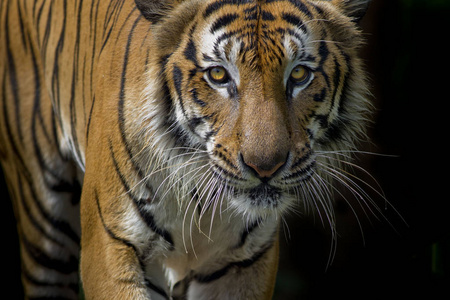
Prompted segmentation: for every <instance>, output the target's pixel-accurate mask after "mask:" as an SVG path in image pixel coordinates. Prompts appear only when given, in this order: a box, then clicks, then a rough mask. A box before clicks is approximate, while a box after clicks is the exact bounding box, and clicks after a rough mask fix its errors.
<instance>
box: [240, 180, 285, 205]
mask: <svg viewBox="0 0 450 300" xmlns="http://www.w3.org/2000/svg"><path fill="white" fill-rule="evenodd" d="M246 194H248V199H249V200H250V204H251V205H254V206H262V207H277V206H278V203H279V201H280V199H281V197H282V194H283V191H282V190H281V189H280V188H277V187H274V186H272V185H270V184H268V183H261V184H260V185H258V186H257V187H254V188H252V189H250V190H248V191H247V192H246Z"/></svg>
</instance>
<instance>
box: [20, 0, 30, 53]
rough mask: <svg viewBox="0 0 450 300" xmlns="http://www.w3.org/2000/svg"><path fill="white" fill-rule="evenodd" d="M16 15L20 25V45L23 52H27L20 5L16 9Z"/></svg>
mask: <svg viewBox="0 0 450 300" xmlns="http://www.w3.org/2000/svg"><path fill="white" fill-rule="evenodd" d="M18 13H19V23H20V24H19V25H20V35H21V37H22V45H23V47H24V49H25V52H27V51H28V44H27V40H26V38H25V37H26V36H27V34H25V25H24V23H23V17H22V8H21V6H20V5H19V7H18Z"/></svg>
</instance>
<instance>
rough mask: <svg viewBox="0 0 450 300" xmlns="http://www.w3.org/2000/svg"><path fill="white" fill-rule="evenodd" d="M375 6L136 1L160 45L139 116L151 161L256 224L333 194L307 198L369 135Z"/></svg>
mask: <svg viewBox="0 0 450 300" xmlns="http://www.w3.org/2000/svg"><path fill="white" fill-rule="evenodd" d="M368 2H369V1H368V0H365V1H363V0H331V1H325V0H265V1H263V0H258V1H257V0H241V1H238V0H208V1H203V0H186V1H168V3H164V4H162V3H161V2H158V1H138V0H136V3H137V4H138V7H139V8H140V10H141V11H142V13H143V15H144V16H145V17H146V18H147V19H148V20H149V21H151V22H152V24H151V25H149V26H151V28H152V30H153V34H154V36H153V41H152V43H154V45H153V46H151V49H150V51H152V56H153V57H154V60H153V62H151V63H150V67H149V68H150V70H149V73H148V74H147V79H146V81H147V83H148V86H147V87H146V89H145V91H144V92H143V95H144V97H143V98H144V99H145V101H146V102H148V103H149V104H148V105H147V106H146V107H147V108H146V109H142V111H140V112H139V114H141V115H142V118H143V119H144V123H146V124H147V126H145V132H144V133H143V134H144V135H146V136H147V138H146V139H145V138H144V140H147V142H146V143H145V144H146V145H147V147H149V149H151V151H150V150H149V153H151V154H149V155H155V156H157V161H158V162H159V165H162V164H164V162H165V166H166V167H165V168H167V169H170V168H172V169H171V171H170V172H169V173H170V175H169V176H177V177H176V178H177V179H174V180H173V181H172V182H175V181H176V182H185V183H186V182H189V184H185V186H188V187H189V188H187V189H186V191H189V192H192V191H194V190H195V191H196V192H197V193H199V194H200V195H202V196H203V197H206V196H208V197H209V198H210V199H211V200H209V201H213V200H217V199H220V201H223V199H226V201H228V204H229V205H230V206H231V207H233V208H234V209H236V210H237V211H240V212H242V213H245V214H249V215H254V216H260V215H262V214H267V213H271V212H273V211H276V212H277V213H282V212H284V211H285V210H286V209H287V208H289V207H290V206H291V205H292V204H293V203H295V202H296V200H295V199H298V198H300V199H301V198H302V197H304V196H307V195H308V194H312V193H314V194H316V195H320V194H321V193H325V191H326V190H328V189H329V188H326V187H322V188H317V189H316V190H315V191H313V192H312V191H306V190H305V189H307V188H308V183H309V182H311V181H314V182H315V183H316V184H319V185H321V184H323V185H327V184H328V183H329V179H327V178H326V174H327V173H328V174H331V175H333V171H331V169H329V168H331V167H330V166H331V165H336V162H335V161H338V159H334V158H333V153H335V152H336V151H343V150H348V149H353V147H354V144H355V141H356V140H357V139H358V138H360V137H362V136H364V123H366V122H365V121H366V119H367V114H368V112H369V104H368V100H367V88H366V82H365V75H364V72H363V71H362V67H361V61H360V59H359V58H358V55H357V52H358V48H359V46H360V45H361V33H360V31H359V30H358V27H357V24H356V21H357V20H358V19H359V18H360V17H362V15H363V13H364V12H365V9H366V8H367V5H368ZM148 145H152V146H148ZM155 153H159V154H158V155H156V154H155ZM175 157H176V159H175ZM155 160H156V159H153V160H151V161H152V162H153V163H154V161H155ZM181 165H183V166H184V167H183V172H181V169H180V168H179V167H178V166H181ZM153 168H156V169H157V168H158V167H155V166H154V167H153ZM160 168H161V169H162V167H160ZM178 171H179V172H178ZM176 173H179V174H178V175H175V174H176ZM180 174H182V175H180ZM332 177H333V176H332ZM199 190H203V192H198V191H199ZM217 201H219V200H217ZM221 205H222V204H221Z"/></svg>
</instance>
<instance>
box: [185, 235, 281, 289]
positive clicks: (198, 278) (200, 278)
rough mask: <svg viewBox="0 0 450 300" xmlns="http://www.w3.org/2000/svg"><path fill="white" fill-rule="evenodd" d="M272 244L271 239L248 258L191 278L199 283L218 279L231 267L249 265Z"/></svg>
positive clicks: (245, 266) (243, 267)
mask: <svg viewBox="0 0 450 300" xmlns="http://www.w3.org/2000/svg"><path fill="white" fill-rule="evenodd" d="M272 246H273V241H271V242H270V243H269V244H268V245H266V246H265V247H263V248H262V249H261V250H260V251H258V252H256V253H255V254H253V256H252V257H250V258H249V259H245V260H242V261H238V262H232V263H230V264H228V265H227V266H226V267H224V268H222V269H220V270H218V271H216V272H213V273H211V274H207V275H202V274H194V276H193V279H194V280H196V281H197V282H199V283H210V282H212V281H215V280H217V279H220V278H221V277H223V276H225V275H226V274H227V273H228V271H230V269H232V268H240V269H245V268H248V267H251V266H252V265H253V264H254V263H256V262H257V261H258V260H259V259H260V258H261V257H263V256H264V254H266V253H267V251H269V249H271V248H272Z"/></svg>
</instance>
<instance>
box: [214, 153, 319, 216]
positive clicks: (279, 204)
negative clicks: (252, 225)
mask: <svg viewBox="0 0 450 300" xmlns="http://www.w3.org/2000/svg"><path fill="white" fill-rule="evenodd" d="M314 168H315V162H314V160H312V161H310V162H309V163H308V164H306V165H304V166H303V167H302V168H301V169H297V170H295V171H293V170H290V171H285V172H282V173H281V174H279V175H278V176H277V177H274V178H267V179H265V178H259V179H256V178H253V179H246V178H242V177H240V176H236V175H234V174H232V173H231V172H228V171H226V170H224V169H223V168H221V167H220V166H215V168H213V170H214V171H213V173H214V177H215V178H216V179H217V180H218V181H220V182H221V184H222V185H223V186H224V190H227V191H228V192H229V193H228V195H229V196H230V197H229V201H230V203H231V205H232V206H233V207H235V208H237V209H238V210H240V211H243V212H245V213H250V214H267V213H270V212H271V211H277V212H281V213H282V212H284V211H286V210H287V209H288V208H290V207H292V206H293V205H294V204H295V203H297V202H298V200H299V199H297V198H298V194H299V193H298V190H299V189H301V188H302V185H303V184H304V183H305V182H307V181H308V180H309V179H310V178H311V177H312V176H313V174H314Z"/></svg>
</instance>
